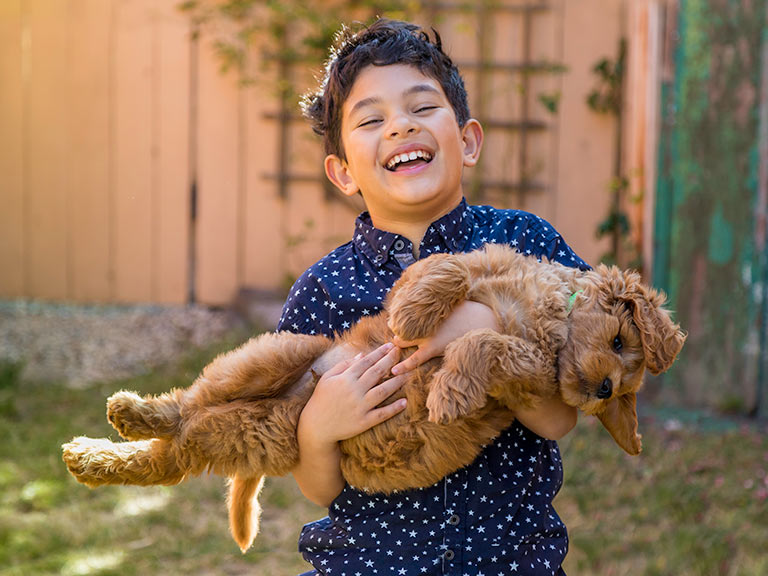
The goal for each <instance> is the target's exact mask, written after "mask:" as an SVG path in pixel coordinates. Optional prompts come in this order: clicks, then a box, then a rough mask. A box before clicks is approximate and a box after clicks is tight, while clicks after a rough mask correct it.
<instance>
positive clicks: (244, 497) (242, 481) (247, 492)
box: [227, 474, 264, 554]
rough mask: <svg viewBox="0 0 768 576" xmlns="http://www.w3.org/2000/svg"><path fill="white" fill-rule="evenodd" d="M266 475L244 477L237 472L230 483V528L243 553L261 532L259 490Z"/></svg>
mask: <svg viewBox="0 0 768 576" xmlns="http://www.w3.org/2000/svg"><path fill="white" fill-rule="evenodd" d="M263 485H264V476H248V477H243V476H241V475H239V474H236V475H235V476H234V477H233V478H231V479H230V483H229V499H228V502H227V504H228V505H229V530H230V532H231V533H232V538H234V539H235V542H237V545H238V546H240V550H242V552H243V554H245V552H246V551H247V550H248V548H250V547H251V544H253V540H254V539H255V538H256V536H257V535H258V533H259V519H260V517H261V506H260V505H259V492H261V487H262V486H263Z"/></svg>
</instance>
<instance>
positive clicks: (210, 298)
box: [196, 39, 241, 304]
mask: <svg viewBox="0 0 768 576" xmlns="http://www.w3.org/2000/svg"><path fill="white" fill-rule="evenodd" d="M199 50H200V51H199V58H198V62H199V66H198V74H199V83H198V86H199V88H198V136H197V143H198V152H197V159H198V165H197V176H198V202H199V204H198V221H197V270H196V272H197V274H196V284H197V296H198V299H199V301H200V302H204V303H207V304H226V303H228V302H230V301H231V300H232V299H233V298H234V296H235V294H236V292H237V288H238V286H239V282H238V241H237V240H238V234H239V232H238V223H239V220H238V212H239V210H240V209H241V208H240V204H239V202H240V200H239V199H240V168H241V167H240V164H239V162H240V143H239V140H240V132H239V126H240V122H241V116H240V98H241V95H240V93H239V92H238V87H237V79H236V77H235V75H234V74H228V75H226V76H224V75H222V74H221V73H220V71H219V62H218V60H217V58H216V55H215V54H214V50H213V47H212V46H211V45H210V44H209V43H208V42H207V41H205V40H204V39H203V40H201V42H200V48H199Z"/></svg>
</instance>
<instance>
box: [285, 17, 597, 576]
mask: <svg viewBox="0 0 768 576" xmlns="http://www.w3.org/2000/svg"><path fill="white" fill-rule="evenodd" d="M304 111H305V115H306V116H308V117H309V119H310V120H311V121H312V122H313V127H314V129H315V131H316V132H318V133H320V134H322V135H323V137H324V140H325V146H326V152H327V154H328V155H327V157H326V160H325V171H326V174H327V176H328V178H329V179H330V180H331V181H332V182H333V184H334V185H336V187H337V188H339V190H341V192H342V193H344V194H347V195H354V194H357V193H360V194H362V196H363V199H364V200H365V203H366V206H367V208H368V211H367V212H364V213H363V214H361V215H360V216H359V217H358V219H357V222H356V229H355V235H354V238H353V239H352V241H351V242H349V243H347V244H344V245H342V246H340V247H338V248H337V249H335V250H334V251H332V252H331V253H329V254H328V255H327V256H325V257H324V258H322V259H321V260H320V261H319V262H317V263H316V264H315V265H313V266H312V267H310V268H309V269H308V270H307V271H306V272H305V273H304V274H303V275H302V276H301V277H300V278H299V279H298V280H297V282H296V284H295V285H294V286H293V288H292V290H291V293H290V295H289V298H288V300H287V302H286V304H285V307H284V309H283V316H282V318H281V321H280V324H279V326H278V329H287V330H292V331H294V332H303V333H307V334H315V333H323V334H327V335H333V333H334V332H338V331H343V330H346V329H347V328H349V327H350V325H351V324H352V323H354V322H355V321H356V320H357V319H359V318H360V317H362V316H365V315H368V314H375V313H376V312H378V311H379V310H381V306H382V303H383V301H384V299H385V297H386V294H387V292H388V291H389V289H390V288H391V287H392V285H393V283H394V282H395V280H396V279H397V278H398V277H399V275H400V273H401V272H402V270H403V269H404V268H405V267H407V266H408V265H409V264H410V263H412V262H414V261H415V260H416V259H418V258H424V257H426V256H428V255H429V254H431V253H434V252H463V251H470V250H473V249H476V248H479V247H480V246H482V245H483V244H484V243H486V242H506V243H509V244H511V245H513V246H515V247H517V248H518V249H519V250H520V251H522V252H524V253H526V254H528V255H531V256H534V257H536V258H538V259H540V260H541V259H542V258H543V257H546V258H548V259H550V260H556V261H558V262H561V263H563V264H567V265H571V266H579V267H581V268H584V269H586V268H588V266H587V265H586V264H585V263H584V262H583V261H582V260H581V259H580V258H578V257H577V256H576V255H575V254H574V253H573V251H572V250H571V249H570V248H569V247H568V246H567V245H566V244H565V242H564V241H563V240H562V238H561V237H560V236H559V234H557V232H556V231H555V230H554V229H553V228H552V227H551V226H550V225H548V224H547V223H546V222H544V221H543V220H541V219H540V218H538V217H536V216H534V215H532V214H528V213H524V212H520V211H514V210H496V209H494V208H491V207H480V206H469V205H467V203H466V201H465V200H464V197H463V192H462V185H461V177H462V171H463V167H464V166H473V165H474V164H475V163H476V162H477V159H478V157H479V153H480V150H481V148H482V142H483V132H482V128H481V126H480V124H479V123H478V122H477V121H476V120H474V119H472V118H470V116H469V109H468V105H467V98H466V92H465V90H464V85H463V81H462V79H461V76H460V75H459V73H458V70H457V69H456V67H455V66H454V65H453V63H452V62H451V60H450V58H449V57H448V56H447V55H446V54H445V53H444V52H443V51H442V49H441V44H440V38H439V36H438V35H437V34H436V33H435V40H434V41H432V40H431V39H430V37H429V36H428V35H427V34H426V33H425V32H423V31H422V30H421V29H419V28H418V27H416V26H414V25H411V24H408V23H405V22H397V21H391V20H384V19H381V20H378V21H377V22H375V23H374V24H373V25H371V26H370V27H369V28H365V29H362V30H361V31H359V32H358V33H355V34H352V33H350V32H349V31H346V30H345V31H343V32H342V33H341V34H340V35H339V37H338V38H337V47H336V49H335V51H333V52H332V56H331V59H330V61H329V64H328V67H327V69H326V76H325V79H324V81H323V83H322V85H321V90H320V92H318V93H317V94H313V95H311V96H309V97H307V99H306V100H305V102H304ZM480 327H495V320H494V318H493V316H492V314H491V313H490V310H488V309H487V308H485V306H483V305H481V304H477V303H474V302H465V303H464V304H462V305H461V306H460V307H459V308H458V309H457V310H456V312H455V313H454V314H453V315H451V316H450V317H449V318H448V319H446V321H445V322H444V323H443V325H442V326H441V328H440V329H439V330H438V332H437V334H435V335H434V336H433V337H432V338H431V339H428V340H425V341H420V342H395V344H397V346H394V345H393V344H389V345H385V346H382V347H381V348H379V349H378V350H375V351H373V352H371V353H370V354H368V355H366V356H362V357H359V358H357V359H355V360H353V361H350V362H345V363H342V364H339V365H338V366H336V367H334V368H333V369H332V370H330V371H329V372H328V373H326V374H325V375H324V376H323V377H322V378H321V379H320V381H319V382H318V384H317V387H316V389H315V391H314V393H313V395H312V397H311V399H310V401H309V402H308V403H307V405H306V407H305V409H304V411H303V412H302V415H301V418H300V420H299V426H298V439H299V447H300V462H299V464H298V466H297V467H296V469H295V470H294V472H293V474H294V477H295V478H296V481H297V483H298V484H299V487H300V488H301V490H302V492H303V493H304V495H305V496H306V497H307V498H309V499H310V500H312V501H313V502H316V503H318V504H321V505H325V506H329V507H330V508H329V517H327V518H324V519H322V520H319V521H317V522H314V523H312V524H309V525H307V526H305V528H304V530H303V531H302V534H301V537H300V541H299V549H300V551H301V552H302V554H303V555H304V558H305V559H306V560H307V561H308V562H310V563H311V564H312V565H313V566H314V567H315V569H316V572H315V574H333V575H334V576H336V575H339V576H342V575H348V576H352V575H356V574H366V575H367V574H387V575H389V574H398V575H404V574H457V575H461V574H494V575H495V574H513V573H521V574H562V573H563V572H562V568H561V564H562V561H563V559H564V557H565V554H566V552H567V548H568V538H567V533H566V530H565V526H564V525H563V524H562V522H561V521H560V519H559V517H558V516H557V514H556V513H555V511H554V509H553V507H552V499H553V498H554V496H555V494H556V493H557V491H558V490H559V488H560V485H561V482H562V467H561V461H560V455H559V452H558V448H557V444H556V443H555V442H554V441H553V440H556V439H558V438H560V437H562V436H563V435H565V434H566V433H567V432H568V431H570V430H571V428H572V427H573V426H574V425H575V422H576V413H575V410H574V409H572V408H570V407H568V406H566V405H565V404H563V403H562V402H560V401H559V400H556V399H553V400H549V401H547V402H544V403H543V404H542V405H541V406H540V407H538V408H537V409H535V410H528V411H520V412H518V413H517V414H516V416H517V420H516V422H515V423H514V424H513V425H512V426H511V427H510V428H509V429H508V430H506V431H505V432H504V433H502V435H501V436H500V437H499V438H497V439H496V441H495V442H494V443H493V444H492V445H490V446H488V447H487V448H486V449H485V450H484V451H483V453H481V455H480V456H479V457H478V458H477V460H476V461H475V462H474V463H473V464H471V465H470V466H468V467H467V468H465V469H462V470H459V471H457V472H455V473H454V474H451V475H450V476H448V477H446V478H445V479H443V480H442V481H441V482H439V483H438V484H436V485H434V486H432V487H429V488H425V489H420V490H412V491H406V492H402V493H396V494H391V495H388V496H383V495H377V494H366V493H363V492H360V491H357V490H355V489H354V488H353V487H350V486H347V485H345V482H344V480H343V478H342V476H341V472H340V470H339V447H338V442H339V441H340V440H342V439H345V438H348V437H351V436H353V435H355V434H358V433H360V432H362V431H363V430H366V429H368V428H370V427H372V426H374V425H376V424H377V423H379V422H382V421H384V420H386V419H387V418H390V417H392V416H393V415H394V414H396V413H397V412H399V411H400V410H402V409H403V408H404V406H405V405H404V400H401V401H398V402H396V403H393V404H391V405H389V406H386V407H381V408H379V407H378V406H379V404H380V403H381V401H382V400H383V399H385V398H387V397H389V396H390V395H391V394H392V393H393V392H395V391H396V390H397V388H399V387H400V386H401V385H402V383H403V382H404V378H406V377H407V372H408V370H410V369H412V368H413V367H414V366H416V365H418V364H419V363H421V362H424V361H425V360H426V359H428V358H430V357H433V356H436V355H439V354H441V353H442V352H443V350H444V349H445V346H446V344H447V343H449V342H450V341H452V340H453V339H454V338H456V337H458V336H460V335H461V334H463V333H465V332H466V331H468V330H471V329H474V328H480ZM409 345H416V346H418V350H417V352H416V353H415V354H413V355H412V356H411V357H410V358H408V359H407V360H405V361H403V362H399V349H400V348H401V347H405V346H409ZM398 362H399V363H398ZM390 372H391V373H392V374H394V376H393V377H391V378H389V379H385V377H387V376H389V375H390Z"/></svg>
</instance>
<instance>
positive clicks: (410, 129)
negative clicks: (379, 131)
mask: <svg viewBox="0 0 768 576" xmlns="http://www.w3.org/2000/svg"><path fill="white" fill-rule="evenodd" d="M416 131H417V125H416V123H415V122H413V121H411V119H410V118H408V117H407V116H398V117H397V118H393V119H392V123H391V124H390V126H389V136H390V138H395V137H397V136H404V135H406V134H413V133H415V132H416Z"/></svg>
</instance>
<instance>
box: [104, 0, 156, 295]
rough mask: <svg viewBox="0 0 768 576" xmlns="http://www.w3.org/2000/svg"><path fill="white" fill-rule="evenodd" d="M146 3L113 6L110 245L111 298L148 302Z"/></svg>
mask: <svg viewBox="0 0 768 576" xmlns="http://www.w3.org/2000/svg"><path fill="white" fill-rule="evenodd" d="M150 4H151V0H133V1H131V2H120V3H116V4H115V5H114V9H115V10H117V14H116V26H117V28H116V30H115V31H114V32H113V33H114V35H115V54H114V63H115V68H114V74H115V79H114V82H115V84H114V90H115V102H114V111H113V114H114V123H115V125H114V131H115V149H114V155H115V156H114V174H113V184H114V195H115V196H114V197H115V213H114V218H115V220H114V223H113V225H114V227H115V228H114V232H113V234H114V242H115V264H116V266H115V284H116V297H117V299H118V300H120V301H127V302H136V301H150V300H151V298H152V293H153V290H152V282H153V279H152V268H153V266H152V260H153V257H154V254H155V253H156V252H155V251H154V250H153V245H154V244H155V242H156V238H155V236H156V222H157V218H158V215H157V214H156V213H155V212H154V210H153V209H154V208H155V201H156V198H155V195H156V194H157V190H155V189H154V186H153V170H154V166H153V154H152V147H153V144H154V142H153V133H154V126H153V122H154V121H156V120H157V118H156V117H155V115H154V114H153V112H154V110H153V104H154V102H153V97H154V91H155V82H156V77H155V70H154V65H155V62H153V51H152V47H153V40H154V39H153V32H154V31H153V24H154V23H153V21H152V16H151V12H150V10H149V5H150Z"/></svg>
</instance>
